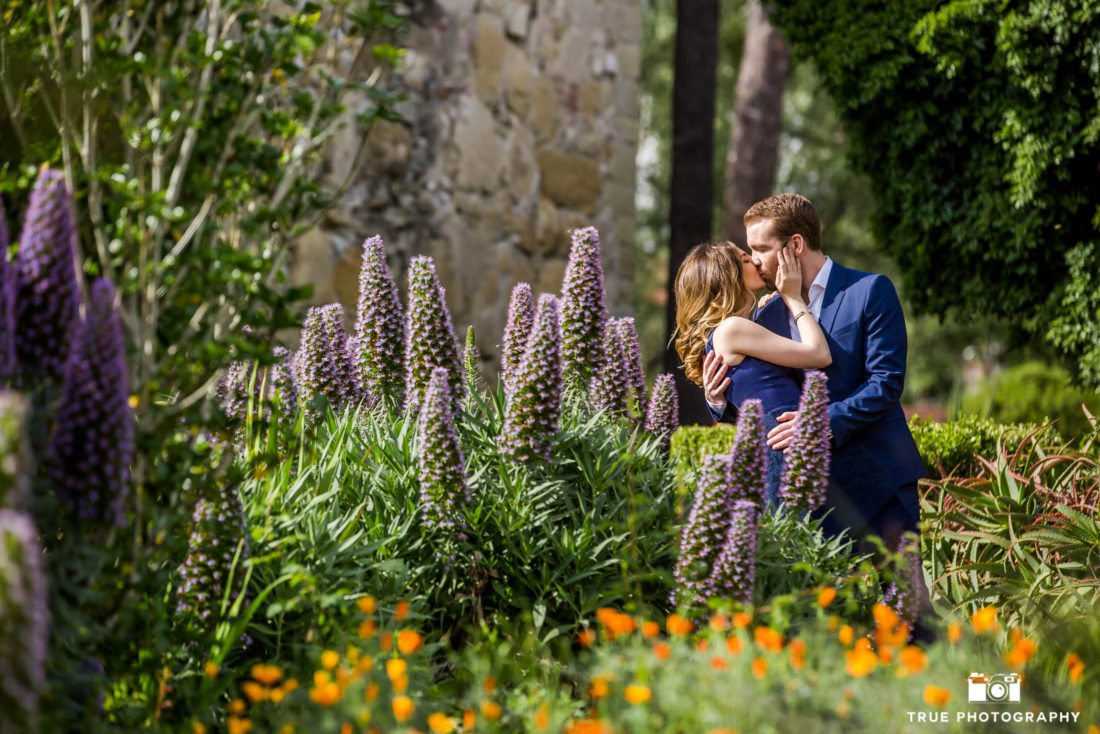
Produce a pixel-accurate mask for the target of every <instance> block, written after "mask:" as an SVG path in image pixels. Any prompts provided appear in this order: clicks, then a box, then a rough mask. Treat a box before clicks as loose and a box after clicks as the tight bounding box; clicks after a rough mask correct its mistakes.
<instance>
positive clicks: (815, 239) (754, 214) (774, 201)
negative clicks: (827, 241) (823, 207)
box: [745, 194, 821, 250]
mask: <svg viewBox="0 0 1100 734" xmlns="http://www.w3.org/2000/svg"><path fill="white" fill-rule="evenodd" d="M764 219H770V220H772V234H774V235H775V236H776V237H777V238H778V239H779V241H780V242H784V243H785V242H786V241H787V240H789V239H790V238H791V235H794V234H800V235H802V238H803V239H805V240H806V246H807V247H809V248H810V249H811V250H820V249H821V219H820V218H819V217H818V216H817V210H816V209H814V205H813V204H811V203H810V200H809V199H807V198H806V197H805V196H801V195H799V194H776V195H775V196H769V197H768V198H767V199H764V200H763V201H758V202H756V203H755V204H753V205H752V206H750V207H749V210H748V211H747V212H745V226H746V227H748V226H749V225H750V224H755V223H756V222H759V221H761V220H764Z"/></svg>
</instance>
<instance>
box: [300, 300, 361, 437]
mask: <svg viewBox="0 0 1100 734" xmlns="http://www.w3.org/2000/svg"><path fill="white" fill-rule="evenodd" d="M294 366H295V370H296V371H297V375H296V377H297V378H298V399H299V400H301V402H303V403H305V404H308V403H309V402H310V401H311V400H313V398H314V397H316V396H318V395H324V396H325V397H326V398H327V399H328V401H329V404H330V405H331V406H332V409H333V410H334V411H339V410H343V409H344V408H345V407H347V406H349V405H353V404H355V403H356V402H358V400H359V398H360V397H361V391H360V387H359V381H358V380H357V379H356V376H355V365H354V364H353V363H352V361H351V355H350V354H349V352H348V345H347V333H346V332H345V331H344V307H343V306H341V305H340V304H339V303H331V304H329V305H327V306H314V307H313V308H311V309H309V313H308V314H307V315H306V323H305V325H304V326H303V327H302V342H301V344H299V345H298V352H297V354H296V355H295V357H294ZM315 417H316V416H315Z"/></svg>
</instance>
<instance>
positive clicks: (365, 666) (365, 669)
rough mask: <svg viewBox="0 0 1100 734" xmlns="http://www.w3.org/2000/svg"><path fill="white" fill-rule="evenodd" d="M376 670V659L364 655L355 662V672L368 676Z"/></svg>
mask: <svg viewBox="0 0 1100 734" xmlns="http://www.w3.org/2000/svg"><path fill="white" fill-rule="evenodd" d="M373 669H374V658H372V657H371V656H370V655H364V656H363V657H361V658H359V660H357V661H356V662H355V670H356V671H357V672H359V673H360V674H366V673H369V672H371V670H373Z"/></svg>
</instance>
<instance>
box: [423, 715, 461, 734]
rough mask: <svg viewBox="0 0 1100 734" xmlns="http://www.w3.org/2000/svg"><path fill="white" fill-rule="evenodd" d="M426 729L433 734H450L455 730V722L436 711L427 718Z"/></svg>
mask: <svg viewBox="0 0 1100 734" xmlns="http://www.w3.org/2000/svg"><path fill="white" fill-rule="evenodd" d="M428 728H429V729H431V730H432V732H433V733H434V734H450V732H452V731H454V730H455V722H454V721H453V720H452V719H451V717H450V716H447V714H445V713H443V712H442V711H436V712H435V713H434V714H432V715H431V716H429V717H428Z"/></svg>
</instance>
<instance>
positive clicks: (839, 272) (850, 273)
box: [829, 260, 894, 291]
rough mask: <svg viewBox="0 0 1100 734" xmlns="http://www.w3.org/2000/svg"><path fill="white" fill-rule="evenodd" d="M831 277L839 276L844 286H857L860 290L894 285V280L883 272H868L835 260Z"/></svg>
mask: <svg viewBox="0 0 1100 734" xmlns="http://www.w3.org/2000/svg"><path fill="white" fill-rule="evenodd" d="M829 277H830V279H832V278H834V277H839V278H840V279H841V283H842V287H844V288H853V287H855V288H857V289H860V290H867V291H870V290H872V289H873V288H876V287H878V288H882V287H889V288H893V287H894V283H893V281H891V280H890V278H889V277H888V276H886V275H883V274H882V273H868V272H864V271H862V270H856V269H855V268H848V267H845V266H843V265H841V264H840V263H838V262H836V261H835V260H834V261H833V272H832V274H830V276H829Z"/></svg>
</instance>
